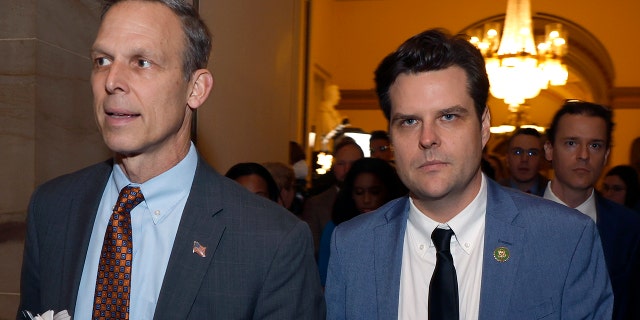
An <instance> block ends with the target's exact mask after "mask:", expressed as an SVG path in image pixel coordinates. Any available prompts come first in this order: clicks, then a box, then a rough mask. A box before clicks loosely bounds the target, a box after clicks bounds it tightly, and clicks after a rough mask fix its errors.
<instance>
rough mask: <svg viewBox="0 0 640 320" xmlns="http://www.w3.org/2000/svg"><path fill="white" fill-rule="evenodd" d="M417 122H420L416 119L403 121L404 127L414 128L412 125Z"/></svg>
mask: <svg viewBox="0 0 640 320" xmlns="http://www.w3.org/2000/svg"><path fill="white" fill-rule="evenodd" d="M417 122H418V120H416V119H404V120H402V125H405V126H412V125H414V124H416V123H417Z"/></svg>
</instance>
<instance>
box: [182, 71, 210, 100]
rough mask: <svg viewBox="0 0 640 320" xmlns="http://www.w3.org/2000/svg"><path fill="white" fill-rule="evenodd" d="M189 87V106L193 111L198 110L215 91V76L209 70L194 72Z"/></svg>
mask: <svg viewBox="0 0 640 320" xmlns="http://www.w3.org/2000/svg"><path fill="white" fill-rule="evenodd" d="M189 86H190V88H191V90H189V96H188V97H187V105H188V106H189V108H191V109H196V108H198V107H200V106H201V105H202V104H203V103H204V102H205V101H206V100H207V98H208V97H209V93H210V92H211V89H213V75H211V72H209V70H207V69H198V70H196V71H194V72H193V74H192V76H191V81H190V84H189Z"/></svg>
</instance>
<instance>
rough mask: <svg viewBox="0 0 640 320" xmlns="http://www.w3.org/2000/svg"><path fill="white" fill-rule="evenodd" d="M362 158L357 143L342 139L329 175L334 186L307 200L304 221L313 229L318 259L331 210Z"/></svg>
mask: <svg viewBox="0 0 640 320" xmlns="http://www.w3.org/2000/svg"><path fill="white" fill-rule="evenodd" d="M362 158H364V153H363V152H362V149H361V148H360V146H358V144H357V143H356V141H355V140H353V139H352V138H349V137H342V138H341V139H340V140H338V141H337V143H336V145H335V147H334V148H333V164H332V165H331V170H330V172H328V173H327V174H331V175H332V177H333V179H334V182H333V184H332V185H331V186H330V187H329V188H327V189H326V190H324V191H323V192H321V193H319V194H317V195H314V196H312V197H310V198H308V199H307V200H305V203H304V209H303V210H302V219H303V220H304V221H306V222H307V223H308V224H309V228H311V233H312V235H313V244H314V247H315V254H316V257H317V256H318V245H319V243H320V235H321V234H322V229H323V228H324V226H325V224H327V222H329V220H331V210H332V208H333V203H334V202H335V200H336V196H337V195H338V190H339V189H340V186H341V185H342V182H343V181H344V178H345V176H346V175H347V172H348V171H349V169H350V168H351V166H352V165H353V163H354V162H356V161H357V160H359V159H362Z"/></svg>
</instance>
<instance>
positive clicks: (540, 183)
mask: <svg viewBox="0 0 640 320" xmlns="http://www.w3.org/2000/svg"><path fill="white" fill-rule="evenodd" d="M542 151H543V141H542V135H540V132H538V130H536V129H533V128H520V129H518V130H516V132H515V133H514V134H513V135H512V136H511V138H510V139H509V145H508V148H507V161H506V163H507V170H508V171H509V178H507V179H503V180H502V181H501V184H502V185H503V186H506V187H510V188H513V189H517V190H520V191H522V192H526V193H531V194H535V195H536V196H539V197H542V196H543V195H544V190H545V188H546V187H547V182H548V181H549V179H547V178H546V177H545V176H543V175H542V174H540V165H541V163H542V161H541V159H542Z"/></svg>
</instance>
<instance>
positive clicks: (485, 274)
mask: <svg viewBox="0 0 640 320" xmlns="http://www.w3.org/2000/svg"><path fill="white" fill-rule="evenodd" d="M375 80H376V91H377V94H378V97H379V99H380V105H381V106H382V110H383V112H384V114H385V116H386V117H387V119H388V120H389V132H390V136H391V141H392V143H393V147H394V150H395V159H396V167H397V170H398V173H399V175H400V177H401V178H402V180H403V182H404V183H405V185H406V186H407V187H408V188H409V190H410V194H409V196H408V197H405V198H400V199H397V200H394V201H392V202H390V203H388V204H386V205H385V206H383V207H381V208H380V209H378V210H377V211H375V212H373V213H370V214H366V215H361V216H358V217H356V218H354V219H352V220H350V221H347V222H345V223H342V224H341V225H340V226H338V227H337V228H336V230H335V232H334V235H333V238H332V244H331V258H330V261H329V271H328V279H327V285H326V291H325V298H326V301H327V314H328V319H418V318H421V319H425V318H428V319H430V320H434V319H542V318H544V319H608V318H610V317H611V313H612V308H613V296H612V293H611V286H610V283H609V278H608V275H607V268H606V264H605V259H604V255H603V252H602V246H601V241H600V238H599V236H598V232H597V230H596V226H595V224H594V223H593V221H592V220H591V219H588V218H587V217H585V216H584V215H581V214H580V213H579V212H577V211H575V210H572V209H569V208H566V207H564V206H560V205H558V204H555V203H553V202H550V201H546V200H544V199H541V198H537V197H534V196H531V195H527V194H525V193H522V192H518V191H513V190H510V189H506V188H504V187H502V186H499V185H498V184H497V183H495V182H493V181H491V180H490V179H487V178H486V177H485V176H484V175H483V174H482V172H481V170H480V159H481V157H482V149H483V147H484V146H485V145H486V143H487V140H488V139H489V136H490V133H489V127H490V120H491V119H490V118H491V116H490V113H489V109H488V108H487V106H486V102H487V97H488V93H489V81H488V78H487V74H486V71H485V65H484V59H483V57H482V55H481V54H480V52H479V51H478V50H477V49H476V48H475V47H473V46H472V45H471V44H469V42H468V41H466V39H465V38H464V37H461V36H454V37H452V36H450V35H448V34H447V33H446V32H445V31H442V30H428V31H425V32H423V33H421V34H418V35H416V36H414V37H412V38H410V39H409V40H407V41H406V42H405V43H403V44H402V45H401V46H400V47H399V48H398V49H397V50H396V51H395V52H393V53H391V54H390V55H388V56H387V57H386V58H385V59H384V60H383V61H382V62H381V64H380V65H379V66H378V68H377V70H376V72H375ZM443 235H444V236H443ZM432 240H433V241H432ZM434 246H437V249H435V248H434Z"/></svg>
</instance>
